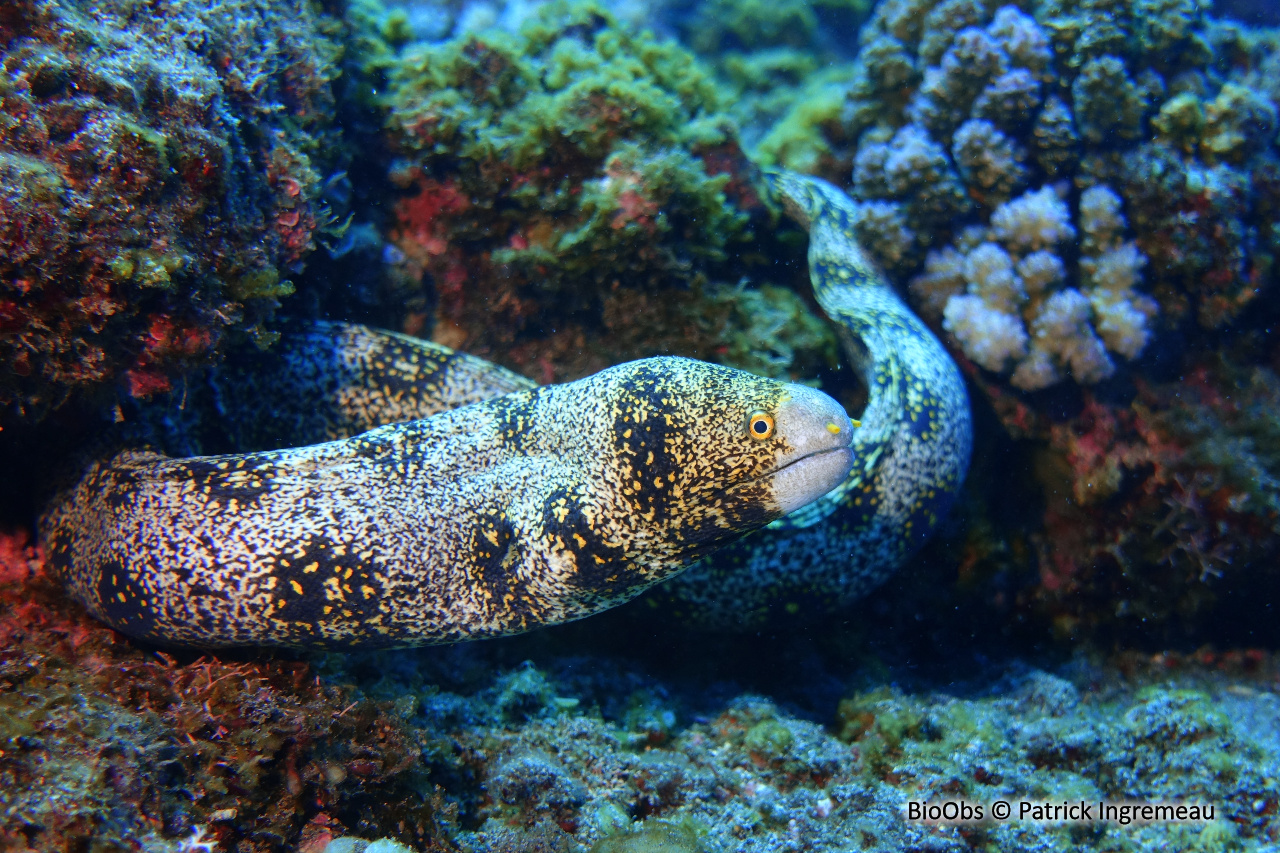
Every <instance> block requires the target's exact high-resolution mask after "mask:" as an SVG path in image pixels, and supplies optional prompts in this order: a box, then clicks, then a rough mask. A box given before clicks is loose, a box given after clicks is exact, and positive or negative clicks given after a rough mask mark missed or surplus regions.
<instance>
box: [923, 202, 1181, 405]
mask: <svg viewBox="0 0 1280 853" xmlns="http://www.w3.org/2000/svg"><path fill="white" fill-rule="evenodd" d="M1077 220H1078V221H1079V224H1080V227H1081V229H1082V230H1083V232H1084V233H1083V235H1082V243H1081V248H1082V255H1081V257H1080V259H1079V264H1078V269H1079V272H1078V275H1079V284H1080V288H1081V289H1076V288H1073V287H1064V286H1063V285H1064V284H1065V281H1066V265H1065V263H1064V262H1063V260H1062V258H1061V255H1060V254H1059V253H1061V252H1063V251H1064V250H1065V248H1066V247H1065V245H1064V244H1066V243H1067V242H1068V241H1070V240H1071V239H1072V238H1073V237H1075V236H1076V229H1075V227H1074V226H1073V225H1072V224H1071V221H1072V217H1071V214H1070V212H1069V211H1068V209H1067V206H1066V204H1065V203H1064V202H1063V201H1062V199H1061V198H1059V197H1058V194H1057V193H1056V192H1055V191H1054V189H1053V188H1052V187H1048V186H1046V187H1042V188H1041V189H1039V190H1037V191H1034V192H1027V193H1025V194H1023V195H1021V196H1019V197H1017V198H1014V199H1011V200H1010V201H1007V202H1005V203H1004V204H1001V205H1000V206H999V207H997V208H996V209H995V210H994V211H993V212H992V214H991V226H990V228H989V229H982V228H970V229H967V230H966V232H965V233H964V235H963V237H962V239H961V240H960V241H959V242H960V243H961V244H962V245H963V246H966V247H967V246H969V245H971V244H973V243H975V242H976V243H977V245H974V246H973V247H972V248H969V249H968V250H967V251H966V252H965V253H963V254H961V253H960V252H959V251H958V250H957V249H955V248H952V247H948V248H947V249H944V250H942V251H941V252H930V254H929V258H928V260H927V262H926V266H925V273H924V274H923V275H921V276H918V277H917V278H915V279H913V280H912V282H911V284H910V289H911V292H912V293H914V294H915V295H916V297H917V298H918V299H919V300H921V302H922V303H923V310H925V311H926V312H927V313H931V314H932V316H934V317H937V316H938V315H939V314H940V315H941V317H942V326H943V328H945V329H946V330H947V331H949V332H950V333H951V334H952V335H954V336H955V339H956V341H957V342H958V343H959V345H960V348H961V349H962V350H963V351H964V353H965V355H967V356H968V357H969V358H971V359H973V360H974V362H976V363H977V364H978V365H980V366H981V367H983V368H985V369H987V370H990V371H993V372H996V373H1000V372H1003V371H1005V370H1007V369H1008V368H1009V367H1010V366H1011V365H1012V367H1013V375H1012V379H1011V381H1012V383H1013V385H1014V386H1015V387H1018V388H1022V389H1025V390H1035V389H1039V388H1044V387H1047V386H1049V385H1052V384H1054V383H1055V382H1057V381H1059V380H1060V379H1061V376H1062V371H1063V370H1069V371H1070V373H1071V375H1072V376H1073V377H1074V378H1075V379H1076V380H1077V381H1078V382H1080V383H1083V384H1090V383H1094V382H1097V381H1099V380H1101V379H1105V378H1107V377H1108V376H1110V375H1111V374H1112V373H1113V372H1114V370H1115V365H1114V364H1113V362H1112V360H1111V358H1110V356H1108V355H1107V351H1108V350H1109V351H1111V352H1114V353H1118V354H1120V355H1123V356H1124V357H1126V358H1134V357H1136V356H1137V355H1138V354H1139V353H1141V352H1142V350H1143V348H1144V347H1145V346H1146V343H1147V340H1148V338H1149V331H1148V328H1147V323H1148V320H1149V319H1150V318H1151V317H1152V316H1153V315H1154V314H1155V313H1156V310H1157V309H1156V305H1155V303H1154V302H1153V301H1152V300H1151V299H1150V298H1149V297H1146V296H1143V295H1142V294H1140V293H1137V292H1135V290H1134V287H1135V286H1136V285H1137V284H1138V283H1139V281H1140V275H1139V271H1140V269H1141V267H1142V265H1143V264H1144V263H1145V261H1146V259H1145V258H1144V257H1143V256H1142V254H1141V253H1140V252H1139V251H1138V249H1137V248H1136V247H1135V246H1134V244H1133V243H1122V242H1120V240H1121V237H1122V236H1123V233H1124V227H1125V222H1124V217H1123V216H1122V215H1121V214H1120V199H1119V198H1118V197H1117V196H1116V195H1115V193H1113V192H1112V191H1111V190H1110V188H1108V187H1106V186H1095V187H1091V188H1090V189H1088V190H1086V191H1085V192H1084V193H1082V194H1081V195H1080V199H1079V211H1078V215H1077ZM978 241H981V242H978ZM962 287H963V289H962Z"/></svg>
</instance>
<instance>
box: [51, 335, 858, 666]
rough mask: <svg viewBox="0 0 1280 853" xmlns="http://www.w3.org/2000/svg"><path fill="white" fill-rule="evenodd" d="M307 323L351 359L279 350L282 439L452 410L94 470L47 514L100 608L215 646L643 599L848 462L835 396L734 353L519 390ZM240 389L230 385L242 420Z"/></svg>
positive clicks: (374, 640) (167, 640)
mask: <svg viewBox="0 0 1280 853" xmlns="http://www.w3.org/2000/svg"><path fill="white" fill-rule="evenodd" d="M314 335H316V336H318V338H319V342H320V343H322V344H323V343H326V342H328V343H334V342H339V343H341V344H342V346H341V347H340V348H339V350H338V352H339V353H340V354H339V355H337V356H335V357H334V360H332V361H331V362H329V363H328V364H327V365H325V366H323V368H322V369H318V370H317V372H316V373H315V374H314V375H313V376H311V378H310V379H309V380H307V381H305V382H302V384H303V385H306V386H308V388H309V389H310V391H307V390H306V389H300V388H299V377H300V376H301V377H302V378H304V379H305V378H306V374H305V370H311V369H312V367H314V365H313V366H312V367H305V368H304V367H301V366H299V365H297V364H290V362H289V361H288V353H289V352H294V351H296V352H299V353H306V352H313V351H314V350H313V346H314V345H315V344H316V343H317V341H316V340H311V341H308V340H306V339H305V336H304V340H302V341H301V342H300V343H299V342H298V341H296V340H295V342H294V346H293V347H292V349H291V348H290V347H288V346H286V347H285V357H284V360H283V362H282V364H283V367H282V368H281V370H280V372H279V373H278V374H277V375H278V376H280V377H284V379H283V380H282V381H284V382H285V384H286V385H288V386H289V387H290V388H292V389H293V390H295V391H299V392H300V395H301V396H300V398H299V399H300V400H301V401H302V402H300V403H296V404H294V405H282V406H280V407H278V408H279V409H280V411H282V412H287V413H290V414H286V415H283V416H279V417H278V418H277V422H276V423H274V425H269V429H268V432H274V431H279V430H286V431H287V430H288V429H296V430H297V431H298V432H297V434H299V435H315V434H320V435H324V434H330V433H331V432H337V433H343V432H345V431H347V430H352V429H359V428H361V427H363V426H366V425H369V424H371V423H377V422H380V421H382V420H383V419H386V418H394V417H397V416H403V415H406V414H408V415H416V414H427V413H430V412H431V411H432V410H433V409H434V408H437V407H438V408H442V409H445V410H444V411H440V412H439V413H436V414H431V415H430V416H429V417H426V418H423V419H418V420H410V421H408V422H405V423H400V424H393V425H389V426H382V427H378V428H376V429H372V430H370V431H368V432H362V433H360V434H359V435H356V436H354V437H350V438H343V439H339V440H334V441H327V442H323V443H320V444H312V445H306V446H301V447H296V448H287V449H281V450H273V451H261V452H254V453H244V454H229V455H214V456H198V457H193V458H182V459H177V458H170V457H167V456H164V455H161V454H159V453H156V452H154V451H149V450H126V451H123V452H120V453H118V454H116V455H114V456H112V457H110V458H107V459H105V460H101V461H96V462H93V463H92V464H91V465H89V467H88V468H87V470H86V472H85V473H84V475H83V476H82V477H81V478H80V479H79V481H78V482H77V484H76V485H75V486H73V487H72V488H71V489H70V491H69V492H68V493H66V494H64V495H62V496H61V497H60V499H57V500H55V502H54V503H53V504H52V508H51V509H50V510H49V512H48V513H47V514H46V515H45V516H44V518H43V519H42V520H41V525H40V526H41V533H42V538H43V541H44V543H45V547H46V553H47V556H48V560H49V564H50V565H51V566H52V568H53V569H54V570H55V572H57V573H58V574H59V575H60V576H61V578H62V580H63V581H64V583H65V584H66V585H67V587H68V588H69V589H70V591H71V592H72V594H73V595H74V596H75V597H76V598H78V599H79V600H80V601H81V602H83V603H84V605H85V606H86V607H87V608H88V609H89V611H90V612H91V613H92V614H93V615H94V616H96V617H97V618H99V619H100V620H102V621H104V622H106V623H107V624H109V625H112V626H114V627H115V628H117V629H119V630H121V631H122V632H124V633H126V634H129V635H131V636H134V637H138V638H142V639H146V640H152V641H156V642H160V643H164V644H175V645H192V646H204V647H215V646H234V645H249V644H253V645H287V646H306V647H313V646H322V647H349V646H358V645H363V646H394V645H415V644H424V643H439V642H450V641H455V640H462V639H470V638H477V637H490V636H497V635H502V634H512V633H518V632H521V631H525V630H528V629H530V628H534V627H537V626H540V625H545V624H553V623H558V622H564V621H567V620H571V619H577V618H580V617H583V616H586V615H589V614H591V613H594V612H597V611H599V610H602V609H605V608H607V607H611V606H613V605H615V604H618V603H620V602H622V601H624V600H626V599H628V598H630V597H632V596H634V595H636V594H637V593H639V592H640V591H642V590H644V589H645V588H647V587H649V586H651V585H653V584H656V583H658V582H659V581H662V580H664V579H666V578H668V577H670V576H671V575H673V574H675V573H676V572H678V571H680V570H681V569H682V568H683V567H684V566H685V565H686V564H687V563H689V562H690V561H693V560H695V559H697V558H699V557H701V556H702V555H704V554H706V553H707V552H708V551H709V550H711V549H714V548H715V547H717V546H720V545H723V544H725V543H727V542H729V541H732V540H733V539H735V538H737V537H739V536H741V535H743V534H745V533H747V532H749V531H751V530H754V529H756V528H759V527H761V526H763V525H765V524H768V523H769V522H771V521H774V520H775V519H778V518H781V517H783V516H785V515H786V514H788V513H790V512H793V511H795V510H796V509H798V508H799V507H801V506H803V505H805V504H807V503H809V502H811V501H813V500H814V499H816V498H818V497H819V496H820V495H822V494H823V493H825V492H826V491H827V490H829V489H831V488H832V487H834V486H836V485H837V484H839V483H840V482H841V481H842V480H843V479H844V478H845V476H846V475H847V473H848V471H849V469H850V467H851V466H852V464H853V462H854V459H853V452H852V450H851V449H850V440H851V436H852V432H853V426H852V424H851V422H850V421H849V418H848V416H847V415H846V414H845V412H844V410H843V409H842V408H841V407H840V405H839V404H838V403H836V402H835V401H834V400H832V399H831V398H830V397H827V396H826V395H825V394H822V393H821V392H818V391H814V390H813V389H810V388H806V387H804V386H799V385H790V384H785V383H780V382H777V381H774V380H768V379H762V378H760V377H756V376H752V375H750V374H747V373H743V372H741V371H737V370H732V369H729V368H725V367H720V366H717V365H712V364H706V363H704V362H698V361H692V360H689V359H681V358H653V359H645V360H641V361H636V362H630V363H628V364H623V365H619V366H617V367H613V368H610V369H608V370H605V371H602V372H600V373H598V374H596V375H594V376H591V377H589V378H587V379H583V380H581V381H578V382H573V383H568V384H564V385H551V386H546V387H542V388H535V389H526V390H510V386H519V385H521V384H523V380H518V378H516V377H513V376H512V375H511V374H506V373H505V371H501V369H499V368H492V366H490V365H485V363H484V362H481V361H479V360H478V359H468V357H465V356H460V355H455V354H452V353H449V352H448V351H447V350H443V349H440V348H434V347H429V346H426V347H424V346H419V345H417V344H415V343H410V341H409V339H405V338H401V337H399V336H393V335H379V334H376V333H371V332H368V331H367V330H361V329H359V328H358V327H341V326H324V327H320V328H318V329H317V330H316V332H315V333H314ZM299 370H301V371H304V372H303V373H302V374H300V373H298V372H297V371H299ZM272 381H274V380H271V379H270V378H266V379H263V380H262V382H263V383H264V384H260V385H259V386H258V387H256V388H254V389H253V390H252V393H253V394H261V393H264V392H265V391H266V389H269V388H270V387H271V383H272ZM237 385H238V383H236V382H224V383H221V385H220V386H219V388H218V391H219V393H218V394H215V396H216V397H218V399H219V400H220V401H221V403H222V404H223V405H224V406H226V407H228V408H227V411H228V412H231V413H234V410H235V407H236V403H235V402H234V400H231V399H230V397H229V396H228V395H231V396H234V394H235V393H236V387H237ZM501 391H507V393H501V395H500V396H490V395H491V394H492V393H493V392H501ZM310 392H314V393H315V397H314V399H313V398H312V397H310V396H308V394H309V393H310ZM476 396H482V397H487V399H483V400H482V401H479V402H472V401H471V398H473V397H476ZM317 401H320V402H317ZM323 401H328V402H330V403H332V404H333V405H323ZM312 403H317V406H315V407H313V406H312V405H311V404H312ZM459 403H463V404H464V405H460V406H459V407H456V408H452V407H451V406H454V405H456V404H459ZM424 407H425V408H424ZM277 438H279V436H277Z"/></svg>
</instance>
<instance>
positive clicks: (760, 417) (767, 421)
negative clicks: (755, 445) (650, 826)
mask: <svg viewBox="0 0 1280 853" xmlns="http://www.w3.org/2000/svg"><path fill="white" fill-rule="evenodd" d="M747 432H748V433H749V434H750V435H751V437H752V438H754V439H755V440H756V441H764V440H765V439H766V438H771V437H772V436H773V418H771V417H770V416H769V415H766V414H765V413H764V412H752V413H751V417H750V418H748V419H747Z"/></svg>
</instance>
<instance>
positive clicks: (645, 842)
mask: <svg viewBox="0 0 1280 853" xmlns="http://www.w3.org/2000/svg"><path fill="white" fill-rule="evenodd" d="M704 849H705V848H704V847H703V845H702V843H701V841H700V839H699V833H698V829H697V827H696V826H695V825H694V824H693V823H692V822H691V821H681V822H670V821H665V820H647V821H645V822H643V823H641V824H639V825H638V826H636V827H635V828H633V829H630V830H627V831H623V832H615V833H614V834H612V835H606V836H604V837H602V838H601V839H600V840H599V841H597V842H596V843H595V844H593V845H591V848H590V853H703V851H704Z"/></svg>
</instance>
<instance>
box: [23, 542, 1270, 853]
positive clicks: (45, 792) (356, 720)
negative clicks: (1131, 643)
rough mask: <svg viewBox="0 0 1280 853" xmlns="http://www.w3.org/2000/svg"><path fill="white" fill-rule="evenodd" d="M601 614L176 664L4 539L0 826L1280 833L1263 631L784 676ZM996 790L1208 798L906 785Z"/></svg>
mask: <svg viewBox="0 0 1280 853" xmlns="http://www.w3.org/2000/svg"><path fill="white" fill-rule="evenodd" d="M602 624H603V623H601V622H599V621H597V620H591V621H589V622H587V623H580V624H579V625H578V626H570V627H568V628H565V629H556V630H552V631H545V632H541V633H540V634H537V635H534V636H531V637H527V638H518V639H514V640H510V641H497V642H484V643H471V644H460V645H456V646H452V647H445V648H440V649H433V650H418V651H413V652H387V653H367V654H359V655H342V654H329V655H324V656H314V657H310V658H293V657H279V656H272V655H263V654H249V653H245V654H242V655H236V656H229V655H225V654H223V655H205V656H198V655H197V654H195V653H191V652H183V653H177V654H172V655H171V654H167V653H165V652H164V651H161V650H155V649H147V648H140V647H139V646H138V645H137V644H135V643H132V642H130V641H128V640H126V639H124V638H123V637H121V636H120V635H118V634H116V633H114V632H113V631H111V630H110V629H107V628H104V627H102V626H100V625H98V624H96V623H95V622H93V621H92V620H91V619H89V617H88V616H87V615H86V614H85V613H84V612H83V610H81V609H80V608H79V607H78V606H77V605H74V604H72V603H70V602H69V601H68V600H67V598H66V597H65V596H63V595H62V594H61V592H60V590H59V589H58V587H57V586H56V584H54V583H53V582H52V581H51V580H50V579H49V578H48V577H47V576H46V575H45V573H44V569H43V566H42V561H41V558H40V555H39V552H38V551H37V550H36V549H34V548H32V547H31V546H30V544H29V542H27V541H26V539H25V538H24V536H23V535H21V534H15V533H6V534H4V535H3V536H0V638H2V639H3V643H0V711H2V712H3V713H0V779H2V780H3V783H4V784H3V785H0V847H2V848H3V849H5V850H14V851H19V850H41V851H45V850H59V851H61V850H67V851H70V850H84V849H90V850H149V851H183V850H187V851H189V850H199V849H203V850H236V851H270V850H305V851H311V853H319V851H323V850H325V849H329V850H330V851H341V850H343V849H350V847H351V845H353V843H354V842H352V841H351V840H350V839H351V838H364V839H375V838H390V839H395V840H396V841H398V842H400V843H402V844H405V845H408V847H409V848H410V849H413V850H422V851H426V850H463V851H521V850H526V851H527V850H545V851H580V850H590V851H602V852H603V851H638V850H664V851H685V853H720V851H726V853H727V851H766V850H768V851H773V850H803V849H808V850H820V851H822V850H830V851H836V850H848V849H850V848H855V849H865V850H883V851H892V850H934V851H966V850H973V849H990V850H997V849H998V850H1033V849H1034V850H1061V851H1075V850H1085V849H1089V850H1108V851H1136V850H1146V849H1160V848H1161V847H1162V846H1167V847H1168V849H1179V850H1196V851H1201V850H1203V851H1225V850H1239V851H1251V850H1265V849H1273V848H1272V847H1271V845H1273V844H1274V843H1275V841H1276V838H1277V836H1278V835H1280V821H1278V818H1277V813H1278V811H1277V810H1278V808H1280V728H1278V727H1277V724H1276V721H1277V720H1278V719H1280V699H1278V698H1277V689H1278V688H1280V681H1278V679H1280V664H1278V663H1277V661H1276V660H1275V658H1274V657H1273V656H1272V655H1271V654H1269V653H1267V652H1264V651H1260V650H1245V651H1241V652H1234V653H1225V654H1221V653H1214V652H1212V651H1208V650H1204V651H1201V652H1199V653H1196V654H1189V655H1176V654H1162V655H1154V656H1152V655H1137V654H1120V655H1112V656H1109V657H1108V658H1105V659H1103V658H1098V659H1091V658H1089V657H1087V656H1076V657H1075V658H1074V659H1069V660H1065V661H1059V662H1058V663H1057V664H1055V665H1053V666H1052V667H1051V668H1050V669H1044V668H1038V667H1036V666H1032V665H1030V664H1028V663H1024V662H1021V661H1018V660H1016V659H1006V660H1005V661H1003V662H1000V661H995V662H993V661H989V660H988V661H983V660H982V659H981V656H979V655H973V654H971V653H969V652H966V651H961V652H959V653H958V654H955V655H951V656H948V657H947V658H946V660H945V661H938V662H937V664H936V666H937V668H935V670H934V673H933V674H932V675H930V676H925V675H924V674H923V673H916V674H915V675H912V674H910V670H911V667H907V668H901V669H900V668H897V667H890V666H888V659H885V660H881V661H879V662H878V663H877V661H876V659H875V657H874V653H868V652H866V651H864V652H862V653H861V655H859V656H856V657H855V659H854V661H853V662H851V661H850V660H849V659H848V658H847V657H843V658H842V656H841V654H840V653H839V651H838V649H835V648H827V649H825V650H822V649H820V648H819V647H820V646H821V645H822V643H817V644H814V643H812V642H808V641H805V640H801V641H799V642H798V641H797V639H798V638H797V637H794V636H793V637H791V638H789V639H786V640H783V641H782V645H783V646H785V647H786V648H785V649H784V650H782V653H783V654H785V655H789V656H791V658H792V660H793V664H792V667H793V669H792V670H788V669H787V668H784V667H773V668H770V669H769V670H767V671H762V670H761V669H760V667H759V658H753V657H752V656H753V655H755V654H758V653H760V652H761V650H762V648H763V646H761V645H759V644H747V646H746V647H745V648H744V647H742V644H741V643H740V642H739V643H738V645H739V647H740V650H739V653H738V656H737V657H736V658H735V655H734V654H733V653H731V652H728V649H729V647H727V646H725V647H721V648H719V649H718V651H721V652H725V654H724V656H723V658H721V659H720V660H714V659H710V658H703V659H702V660H700V661H690V660H689V658H688V655H687V647H686V646H685V643H684V639H686V638H681V640H680V641H679V642H673V641H672V639H671V638H664V637H662V636H661V635H656V634H655V635H649V636H647V637H646V640H647V641H648V642H649V643H651V644H652V645H653V646H654V647H655V648H656V647H663V646H665V647H666V648H665V650H664V653H665V654H666V655H669V656H670V657H671V659H677V658H681V657H682V658H684V663H683V664H679V665H672V664H671V663H670V662H668V663H665V664H664V663H662V662H661V659H660V658H661V656H660V655H650V656H648V657H647V658H646V657H645V656H643V655H636V654H634V653H633V652H634V648H633V649H632V652H622V653H619V649H621V648H622V647H623V644H622V643H620V642H619V638H617V637H615V638H614V639H612V640H609V639H605V640H604V642H600V640H601V638H602V637H605V636H607V631H606V632H605V634H601V633H600V632H599V631H598V630H597V629H598V628H599V627H600V626H601V625H602ZM593 625H594V626H595V627H592V626H593ZM619 627H620V626H618V625H614V626H612V630H615V631H616V630H618V628H619ZM606 628H608V626H606ZM593 640H594V641H595V642H593ZM631 645H632V646H633V647H634V642H632V643H631ZM587 648H593V649H595V650H596V651H595V652H594V653H590V654H588V653H584V649H587ZM774 651H775V652H777V651H778V650H777V649H775V650H774ZM796 667H798V668H799V669H800V670H802V671H795V669H794V668H796ZM655 671H656V672H658V673H665V677H656V676H655V675H654V672H655ZM942 671H947V672H949V673H950V677H949V678H943V679H941V680H938V679H937V678H936V675H937V673H938V672H942ZM869 673H878V674H877V675H876V676H875V677H873V678H870V679H869ZM930 678H932V679H933V680H930ZM765 690H769V691H770V692H771V695H770V694H769V693H765V692H763V691H765ZM837 700H838V701H837ZM1001 799H1003V800H1007V801H1010V802H1013V803H1015V804H1016V803H1018V802H1019V801H1027V802H1036V803H1061V802H1063V801H1069V802H1079V801H1086V802H1097V801H1099V800H1106V801H1110V802H1121V801H1124V802H1136V801H1142V802H1170V801H1177V802H1184V803H1186V804H1204V805H1212V806H1213V808H1214V816H1213V819H1212V820H1208V821H1203V822H1200V823H1194V824H1193V823H1148V824H1141V825H1139V824H1129V825H1123V824H1121V823H1119V822H1117V821H1111V822H1103V821H1097V822H1092V823H1088V822H1086V823H1067V822H1056V823H1055V822H1052V821H1048V822H1039V823H1037V822H1035V821H1032V820H1031V819H1030V818H1027V819H1025V820H1014V819H1010V820H1008V821H1003V822H1002V821H987V822H985V823H975V824H956V825H948V824H938V823H926V822H912V821H909V820H907V819H906V814H907V813H906V812H905V806H906V803H908V802H911V801H914V802H924V801H929V802H938V801H942V800H952V801H959V800H965V801H966V802H969V803H981V804H984V805H990V804H991V803H993V802H995V801H997V800H1001ZM1015 808H1016V805H1015ZM335 839H340V840H337V841H335ZM201 845H204V846H201ZM330 845H337V846H330ZM355 846H356V847H359V846H361V845H359V844H356V845H355ZM384 846H385V842H384ZM375 853H376V849H375Z"/></svg>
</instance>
